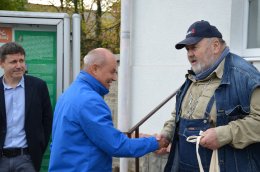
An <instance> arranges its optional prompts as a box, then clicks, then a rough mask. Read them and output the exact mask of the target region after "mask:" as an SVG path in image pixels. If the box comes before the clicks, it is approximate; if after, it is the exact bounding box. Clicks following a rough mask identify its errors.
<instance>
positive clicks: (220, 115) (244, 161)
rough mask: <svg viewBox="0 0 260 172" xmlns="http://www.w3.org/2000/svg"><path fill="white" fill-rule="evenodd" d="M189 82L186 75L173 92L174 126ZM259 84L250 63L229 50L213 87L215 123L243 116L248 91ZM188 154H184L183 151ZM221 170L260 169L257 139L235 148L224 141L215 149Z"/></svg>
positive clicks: (246, 171)
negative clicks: (218, 80) (174, 107)
mask: <svg viewBox="0 0 260 172" xmlns="http://www.w3.org/2000/svg"><path fill="white" fill-rule="evenodd" d="M190 84H191V81H190V80H189V79H187V80H186V81H185V83H184V84H183V85H182V87H181V88H180V91H179V92H178V94H177V96H176V122H177V124H176V128H177V127H178V121H179V118H180V115H181V103H182V100H183V98H184V96H185V94H186V92H187V90H188V88H189V86H190ZM259 86H260V73H259V71H258V70H257V69H256V68H255V67H254V66H253V65H251V64H250V63H248V62H247V61H245V60H244V59H242V58H241V57H239V56H237V55H235V54H232V53H229V54H228V56H227V57H226V59H225V66H224V74H223V77H222V80H221V83H220V85H219V87H218V88H217V89H216V91H215V94H214V95H215V101H216V109H217V124H216V125H217V126H222V125H227V124H228V123H229V122H230V121H233V120H237V119H240V118H244V117H245V116H246V115H248V114H249V112H250V99H251V95H252V92H253V91H254V89H255V88H256V87H259ZM176 136H177V134H174V138H173V142H172V144H173V146H172V147H173V150H171V152H170V155H169V158H168V162H167V164H166V167H165V172H170V171H171V168H172V166H174V165H177V164H175V163H176V161H174V162H175V163H174V162H173V160H174V159H176V158H178V157H176V155H178V154H176V153H173V152H174V151H176V150H174V147H175V146H174V145H175V144H176V143H177V142H178V138H177V137H176ZM187 156H188V155H187ZM218 157H219V165H220V171H221V172H240V171H243V172H259V171H260V143H255V144H251V145H249V146H247V147H246V148H244V149H235V148H233V147H231V146H230V145H225V146H223V147H221V148H220V149H218Z"/></svg>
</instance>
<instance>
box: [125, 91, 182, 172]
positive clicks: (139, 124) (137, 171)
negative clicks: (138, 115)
mask: <svg viewBox="0 0 260 172" xmlns="http://www.w3.org/2000/svg"><path fill="white" fill-rule="evenodd" d="M178 90H179V89H177V90H176V91H174V92H173V93H172V94H171V95H170V96H169V97H167V98H166V99H165V100H163V101H162V102H161V103H160V104H159V105H158V106H156V107H155V108H154V109H153V110H152V111H151V112H150V113H148V114H147V115H146V116H145V117H144V118H143V119H142V120H141V121H139V122H138V123H137V124H136V125H135V126H133V127H132V128H131V129H130V130H128V132H126V134H127V136H128V137H129V138H131V136H132V134H133V132H135V138H139V127H140V126H141V125H142V124H143V123H144V122H145V121H147V120H148V119H149V118H150V117H151V116H153V114H155V112H157V111H158V110H159V109H160V108H161V107H163V106H164V105H165V104H166V103H167V102H168V101H169V100H171V99H172V98H173V97H174V96H175V95H176V94H177V92H178ZM135 171H136V172H139V158H135Z"/></svg>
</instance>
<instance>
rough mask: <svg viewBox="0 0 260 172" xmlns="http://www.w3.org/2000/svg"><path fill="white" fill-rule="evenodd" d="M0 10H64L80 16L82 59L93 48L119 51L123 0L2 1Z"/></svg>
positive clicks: (0, 0)
mask: <svg viewBox="0 0 260 172" xmlns="http://www.w3.org/2000/svg"><path fill="white" fill-rule="evenodd" d="M0 2H1V3H0V9H3V10H15V11H18V10H28V11H39V12H65V13H68V14H69V15H72V14H73V13H78V14H80V15H81V18H82V19H81V58H83V57H84V56H85V55H86V54H87V52H88V51H90V50H91V49H93V48H97V47H103V48H108V49H110V50H111V51H112V52H114V53H116V54H118V53H119V50H120V48H119V46H120V36H119V35H120V11H121V10H120V7H121V5H120V0H92V2H90V3H88V4H86V3H85V2H84V0H60V3H61V6H60V7H57V6H54V4H53V5H36V4H28V3H27V0H0Z"/></svg>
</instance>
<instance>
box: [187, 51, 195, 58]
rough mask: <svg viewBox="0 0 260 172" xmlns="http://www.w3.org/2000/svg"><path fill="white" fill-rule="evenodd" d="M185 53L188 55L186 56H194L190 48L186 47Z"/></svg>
mask: <svg viewBox="0 0 260 172" xmlns="http://www.w3.org/2000/svg"><path fill="white" fill-rule="evenodd" d="M187 55H188V57H192V56H194V52H193V50H191V49H187Z"/></svg>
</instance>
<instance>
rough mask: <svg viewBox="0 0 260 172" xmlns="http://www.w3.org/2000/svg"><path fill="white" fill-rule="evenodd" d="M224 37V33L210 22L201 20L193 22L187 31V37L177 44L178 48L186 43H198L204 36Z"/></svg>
mask: <svg viewBox="0 0 260 172" xmlns="http://www.w3.org/2000/svg"><path fill="white" fill-rule="evenodd" d="M212 37H217V38H222V34H221V33H220V32H219V31H218V29H217V28H216V27H215V26H212V25H210V24H209V22H207V21H204V20H201V21H197V22H195V23H193V24H192V25H191V26H190V27H189V29H188V31H187V33H186V38H185V39H184V40H183V41H181V42H179V43H178V44H176V45H175V48H176V49H182V48H183V47H185V46H186V45H192V44H196V43H198V42H199V41H201V40H202V39H203V38H212Z"/></svg>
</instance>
